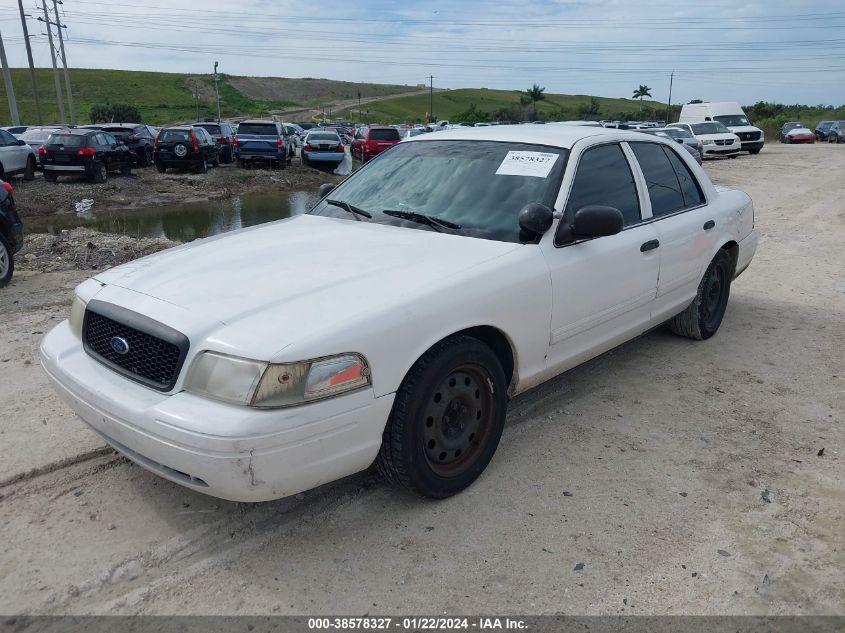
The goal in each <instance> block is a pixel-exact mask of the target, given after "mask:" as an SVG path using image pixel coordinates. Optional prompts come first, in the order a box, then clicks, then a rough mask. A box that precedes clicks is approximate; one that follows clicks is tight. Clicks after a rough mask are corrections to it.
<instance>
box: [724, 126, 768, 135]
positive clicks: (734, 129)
mask: <svg viewBox="0 0 845 633" xmlns="http://www.w3.org/2000/svg"><path fill="white" fill-rule="evenodd" d="M726 127H727V128H728V129H729V130H730V131H731V132H734V133H736V132H760V131H761V130H760V128H758V127H754V126H753V125H728V126H726Z"/></svg>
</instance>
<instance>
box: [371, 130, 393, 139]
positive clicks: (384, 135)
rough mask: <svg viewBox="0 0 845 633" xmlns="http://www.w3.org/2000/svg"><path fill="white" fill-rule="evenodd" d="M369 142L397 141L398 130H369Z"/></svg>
mask: <svg viewBox="0 0 845 633" xmlns="http://www.w3.org/2000/svg"><path fill="white" fill-rule="evenodd" d="M370 140H371V141H398V140H399V130H370Z"/></svg>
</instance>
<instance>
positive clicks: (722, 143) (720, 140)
mask: <svg viewBox="0 0 845 633" xmlns="http://www.w3.org/2000/svg"><path fill="white" fill-rule="evenodd" d="M730 144H731V141H726V140H724V139H716V145H730Z"/></svg>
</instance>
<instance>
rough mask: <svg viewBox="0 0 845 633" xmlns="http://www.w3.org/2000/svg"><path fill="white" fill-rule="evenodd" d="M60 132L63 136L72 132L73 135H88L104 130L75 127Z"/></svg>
mask: <svg viewBox="0 0 845 633" xmlns="http://www.w3.org/2000/svg"><path fill="white" fill-rule="evenodd" d="M58 132H59V133H61V135H62V136H66V135H68V134H70V135H71V136H88V135H91V134H96V133H97V132H102V130H86V129H83V128H78V127H75V128H70V129H67V130H58Z"/></svg>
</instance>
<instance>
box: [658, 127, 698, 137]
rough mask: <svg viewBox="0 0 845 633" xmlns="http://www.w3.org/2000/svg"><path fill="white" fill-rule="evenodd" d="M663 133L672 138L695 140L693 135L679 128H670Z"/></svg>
mask: <svg viewBox="0 0 845 633" xmlns="http://www.w3.org/2000/svg"><path fill="white" fill-rule="evenodd" d="M661 131H662V132H666V134H668V135H669V136H671V137H672V138H693V136H692V134H690V133H689V132H687V131H686V130H682V129H680V128H677V127H669V128H666V129H665V130H661Z"/></svg>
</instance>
